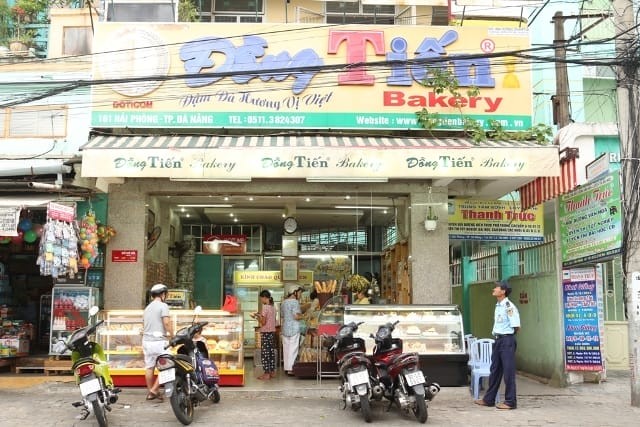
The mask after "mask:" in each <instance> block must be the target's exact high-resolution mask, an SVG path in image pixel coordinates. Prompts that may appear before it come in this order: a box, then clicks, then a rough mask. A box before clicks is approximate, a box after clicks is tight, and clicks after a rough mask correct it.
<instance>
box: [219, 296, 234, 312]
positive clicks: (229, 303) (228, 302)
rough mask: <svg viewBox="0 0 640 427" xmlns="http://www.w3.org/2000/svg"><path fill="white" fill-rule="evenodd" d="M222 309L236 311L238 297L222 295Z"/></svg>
mask: <svg viewBox="0 0 640 427" xmlns="http://www.w3.org/2000/svg"><path fill="white" fill-rule="evenodd" d="M222 310H224V311H228V312H229V313H235V312H237V311H238V298H237V297H235V296H233V295H226V296H225V297H224V304H223V305H222Z"/></svg>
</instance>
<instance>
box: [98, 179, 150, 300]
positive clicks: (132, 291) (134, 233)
mask: <svg viewBox="0 0 640 427" xmlns="http://www.w3.org/2000/svg"><path fill="white" fill-rule="evenodd" d="M110 190H111V191H110V193H109V214H108V220H107V224H109V225H111V226H113V227H115V229H116V230H117V231H118V236H117V238H116V239H114V240H113V242H111V243H110V244H109V245H108V247H107V256H106V265H105V287H104V308H105V309H106V310H118V309H122V310H126V309H140V308H143V307H144V301H145V299H144V272H145V270H144V257H145V248H146V238H145V237H146V236H145V218H146V210H147V207H146V206H145V202H146V200H145V199H146V195H145V193H144V191H143V190H142V189H141V185H140V183H139V181H138V182H136V181H132V180H129V181H127V182H126V183H125V184H123V185H117V186H114V185H112V186H111V188H110ZM114 249H126V250H136V251H138V260H137V262H116V263H114V262H111V252H112V251H113V250H114Z"/></svg>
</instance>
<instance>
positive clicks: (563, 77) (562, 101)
mask: <svg viewBox="0 0 640 427" xmlns="http://www.w3.org/2000/svg"><path fill="white" fill-rule="evenodd" d="M629 1H631V0H629ZM610 16H611V15H610V14H602V13H600V14H590V13H581V14H579V15H569V16H564V15H563V14H562V12H561V11H558V12H556V13H555V14H554V15H553V19H552V20H551V23H552V24H553V46H554V53H555V57H556V60H555V64H556V94H555V95H553V96H552V97H551V102H552V103H553V124H554V125H557V126H558V129H562V128H563V127H565V126H567V125H568V124H570V123H571V111H570V110H571V109H570V106H569V75H568V73H567V45H568V44H569V43H571V42H573V41H575V40H579V39H581V38H582V36H583V35H584V34H586V33H587V32H588V31H589V30H591V29H592V28H594V27H596V26H598V25H600V24H601V23H602V22H604V21H605V20H606V19H607V18H609V17H610ZM588 18H593V19H594V20H595V21H594V22H593V23H592V24H591V25H589V26H587V27H585V28H583V29H582V30H581V31H580V32H578V33H576V34H574V35H573V36H572V37H570V38H569V39H567V40H565V38H564V37H565V35H564V23H565V21H567V20H569V19H588Z"/></svg>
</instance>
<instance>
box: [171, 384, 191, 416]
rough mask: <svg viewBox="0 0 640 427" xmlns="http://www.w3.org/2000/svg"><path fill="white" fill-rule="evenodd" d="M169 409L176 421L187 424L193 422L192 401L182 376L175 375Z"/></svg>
mask: <svg viewBox="0 0 640 427" xmlns="http://www.w3.org/2000/svg"><path fill="white" fill-rule="evenodd" d="M170 400H171V409H173V413H174V414H175V416H176V418H177V419H178V421H180V422H181V423H182V424H184V425H185V426H186V425H189V424H191V423H192V422H193V402H192V401H191V398H190V397H189V392H188V390H187V384H186V382H185V381H184V378H181V377H178V376H176V382H175V389H174V390H173V394H172V395H171V399H170Z"/></svg>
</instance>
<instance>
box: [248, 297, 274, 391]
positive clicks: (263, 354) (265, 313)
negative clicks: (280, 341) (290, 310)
mask: <svg viewBox="0 0 640 427" xmlns="http://www.w3.org/2000/svg"><path fill="white" fill-rule="evenodd" d="M260 302H261V303H262V312H261V313H255V315H254V316H253V317H254V318H256V319H258V323H259V324H260V361H261V363H262V371H263V374H262V375H260V376H259V377H258V379H259V380H270V379H271V378H275V376H276V309H275V307H274V305H273V298H271V292H269V291H268V290H266V289H265V290H263V291H262V292H260Z"/></svg>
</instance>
